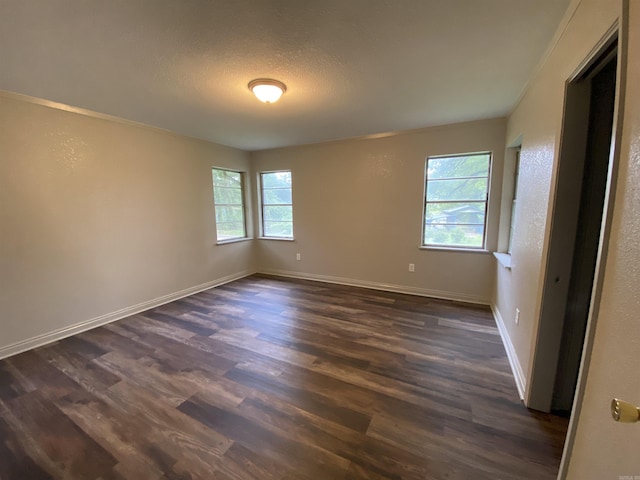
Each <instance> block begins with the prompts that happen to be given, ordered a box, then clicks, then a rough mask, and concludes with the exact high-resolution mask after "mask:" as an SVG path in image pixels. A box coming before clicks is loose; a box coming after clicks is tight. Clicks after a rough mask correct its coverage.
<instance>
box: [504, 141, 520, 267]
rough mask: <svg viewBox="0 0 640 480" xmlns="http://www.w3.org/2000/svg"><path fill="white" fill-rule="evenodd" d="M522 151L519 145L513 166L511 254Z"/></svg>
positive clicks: (509, 239) (510, 223)
mask: <svg viewBox="0 0 640 480" xmlns="http://www.w3.org/2000/svg"><path fill="white" fill-rule="evenodd" d="M520 151H521V149H520V148H519V147H518V148H517V149H516V152H515V160H514V168H513V195H511V209H510V211H509V237H508V239H507V254H509V255H511V250H512V248H513V237H514V235H515V219H516V209H517V205H518V180H519V178H520Z"/></svg>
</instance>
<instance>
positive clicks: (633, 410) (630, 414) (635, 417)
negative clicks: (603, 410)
mask: <svg viewBox="0 0 640 480" xmlns="http://www.w3.org/2000/svg"><path fill="white" fill-rule="evenodd" d="M611 416H612V417H613V419H614V420H615V421H616V422H623V423H636V422H638V421H640V408H638V407H636V406H635V405H633V404H631V403H629V402H625V401H624V400H618V399H617V398H614V399H613V400H611Z"/></svg>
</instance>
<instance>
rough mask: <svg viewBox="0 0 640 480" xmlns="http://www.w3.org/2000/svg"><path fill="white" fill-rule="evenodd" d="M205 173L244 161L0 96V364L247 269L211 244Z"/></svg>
mask: <svg viewBox="0 0 640 480" xmlns="http://www.w3.org/2000/svg"><path fill="white" fill-rule="evenodd" d="M212 166H221V167H229V168H235V169H240V170H245V171H247V170H248V168H249V158H248V154H247V153H246V152H242V151H239V150H235V149H232V148H227V147H223V146H219V145H214V144H211V143H207V142H203V141H198V140H194V139H190V138H186V137H181V136H178V135H175V134H172V133H168V132H164V131H162V130H158V129H154V128H148V127H142V126H134V125H131V124H125V123H122V122H115V121H110V120H105V119H98V118H92V117H90V116H85V115H80V114H77V113H71V112H66V111H62V110H57V109H53V108H48V107H45V106H42V105H37V104H34V103H30V102H27V101H24V100H22V99H18V98H15V96H13V95H10V94H2V95H0V229H1V234H0V281H1V285H0V305H1V311H0V315H1V317H0V357H2V356H6V355H9V354H12V353H15V352H17V351H20V350H22V349H24V348H29V347H32V346H34V345H35V344H38V343H41V342H43V341H47V340H50V339H51V338H53V337H51V336H50V334H51V333H52V332H56V331H59V330H61V329H62V330H63V331H64V332H62V333H72V332H73V331H75V330H74V329H73V328H72V327H73V326H76V325H78V324H81V323H82V322H90V323H89V324H87V325H90V324H92V323H91V321H92V320H94V323H96V322H97V323H99V322H100V321H105V320H108V319H111V318H115V317H117V316H118V313H120V315H122V314H126V313H130V312H131V311H133V310H135V309H136V307H140V306H147V307H148V306H150V305H151V304H152V303H153V302H154V300H157V299H161V298H163V297H165V296H170V295H172V294H175V293H176V292H183V293H185V292H184V291H185V290H187V291H188V289H193V288H195V287H198V286H200V287H203V286H206V284H210V283H211V284H213V283H216V282H218V281H220V280H223V279H226V278H229V277H236V276H238V275H242V274H245V273H248V272H251V271H253V270H254V262H253V245H252V242H242V243H237V244H230V245H221V246H216V245H215V241H216V237H215V225H214V210H213V203H212V187H211V167H212ZM167 298H168V297H167ZM167 298H165V300H167ZM123 309H124V310H123ZM65 329H66V330H65Z"/></svg>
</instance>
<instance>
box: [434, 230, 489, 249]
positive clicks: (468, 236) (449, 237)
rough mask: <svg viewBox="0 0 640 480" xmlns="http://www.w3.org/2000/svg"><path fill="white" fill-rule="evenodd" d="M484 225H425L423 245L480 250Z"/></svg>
mask: <svg viewBox="0 0 640 480" xmlns="http://www.w3.org/2000/svg"><path fill="white" fill-rule="evenodd" d="M483 237H484V225H425V228H424V243H425V245H436V246H439V245H440V246H447V247H474V248H482V247H483V246H484V245H483Z"/></svg>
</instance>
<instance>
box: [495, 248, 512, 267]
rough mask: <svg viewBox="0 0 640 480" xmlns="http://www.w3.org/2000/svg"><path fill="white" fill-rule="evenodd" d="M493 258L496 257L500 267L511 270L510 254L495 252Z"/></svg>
mask: <svg viewBox="0 0 640 480" xmlns="http://www.w3.org/2000/svg"><path fill="white" fill-rule="evenodd" d="M493 256H494V257H496V259H497V260H498V263H499V264H500V265H502V266H503V267H504V268H506V269H507V270H511V255H509V254H508V253H500V252H493Z"/></svg>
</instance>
